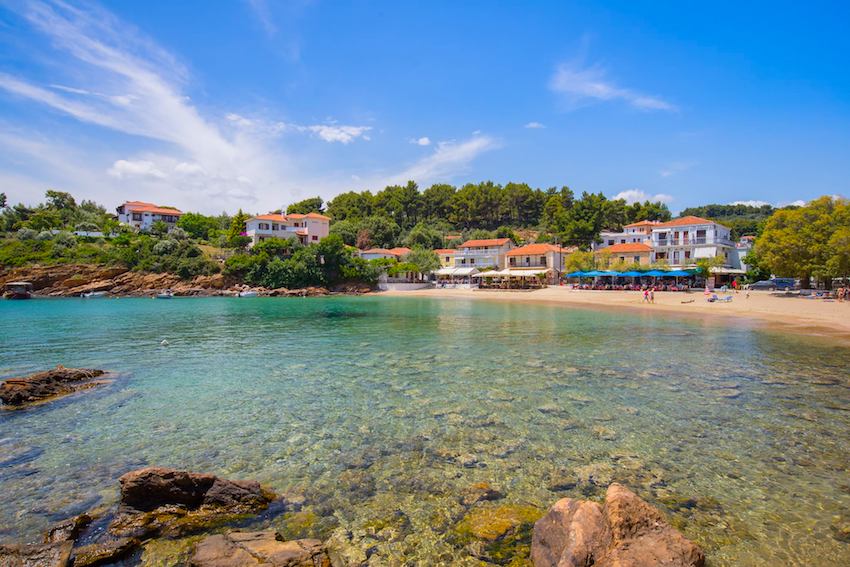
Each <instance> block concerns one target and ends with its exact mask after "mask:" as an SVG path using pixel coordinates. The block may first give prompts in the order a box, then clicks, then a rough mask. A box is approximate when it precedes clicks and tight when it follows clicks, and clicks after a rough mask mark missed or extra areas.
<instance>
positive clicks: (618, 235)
mask: <svg viewBox="0 0 850 567" xmlns="http://www.w3.org/2000/svg"><path fill="white" fill-rule="evenodd" d="M660 224H661V221H651V220H642V221H639V222H633V223H631V224H627V225H625V226H624V227H623V230H619V231H618V230H603V231H602V232H600V233H599V242H594V243H593V246H592V248H593V250H601V249H603V248H606V247H608V246H614V245H615V244H636V243H646V242H647V241H648V240H650V238H651V237H652V229H653V228H655V227H656V226H659V225H660Z"/></svg>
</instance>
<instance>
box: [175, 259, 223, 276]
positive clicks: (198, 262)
mask: <svg viewBox="0 0 850 567" xmlns="http://www.w3.org/2000/svg"><path fill="white" fill-rule="evenodd" d="M218 270H219V267H218V265H217V264H215V263H214V262H210V261H209V260H206V259H205V258H201V257H198V256H196V257H193V258H184V259H183V260H181V261H180V262H179V263H178V264H177V270H176V273H177V275H178V276H180V277H181V278H183V279H190V278H193V277H195V276H208V275H210V274H214V273H216V272H218Z"/></svg>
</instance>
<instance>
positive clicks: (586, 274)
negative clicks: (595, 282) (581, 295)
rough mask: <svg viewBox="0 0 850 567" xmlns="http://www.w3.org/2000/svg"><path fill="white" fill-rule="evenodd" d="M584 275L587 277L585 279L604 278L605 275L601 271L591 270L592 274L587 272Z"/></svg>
mask: <svg viewBox="0 0 850 567" xmlns="http://www.w3.org/2000/svg"><path fill="white" fill-rule="evenodd" d="M584 275H585V277H588V278H595V277H597V276H604V275H605V273H604V272H600V271H599V270H591V271H590V272H585V273H584Z"/></svg>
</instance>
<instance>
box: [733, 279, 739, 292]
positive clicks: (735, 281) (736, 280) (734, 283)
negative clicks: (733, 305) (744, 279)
mask: <svg viewBox="0 0 850 567" xmlns="http://www.w3.org/2000/svg"><path fill="white" fill-rule="evenodd" d="M732 291H734V292H735V293H738V279H737V278H735V279H734V280H732Z"/></svg>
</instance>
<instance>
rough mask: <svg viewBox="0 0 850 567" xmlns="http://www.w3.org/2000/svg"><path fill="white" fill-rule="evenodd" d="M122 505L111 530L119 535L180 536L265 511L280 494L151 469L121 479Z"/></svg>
mask: <svg viewBox="0 0 850 567" xmlns="http://www.w3.org/2000/svg"><path fill="white" fill-rule="evenodd" d="M118 482H119V483H120V484H121V503H120V506H119V509H118V514H117V515H116V517H115V520H113V522H112V524H111V525H110V527H109V531H110V532H111V533H112V534H114V535H116V536H121V537H148V536H157V535H167V536H178V535H183V534H188V533H193V532H197V531H201V530H203V529H204V528H205V527H208V526H209V525H211V524H217V523H222V522H226V521H227V520H228V519H234V518H235V517H237V516H242V515H249V514H256V513H258V512H260V511H262V510H265V509H266V508H267V507H268V506H269V504H270V503H271V502H272V501H273V500H274V499H275V498H276V495H275V494H274V493H272V492H270V491H268V490H265V489H263V488H262V487H261V486H260V483H258V482H254V481H237V480H226V479H222V478H218V477H217V476H215V475H211V474H204V473H194V472H188V471H179V470H174V469H167V468H161V467H147V468H143V469H139V470H136V471H132V472H129V473H127V474H125V475H124V476H122V477H121V478H120V479H118Z"/></svg>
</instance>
